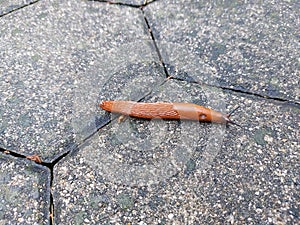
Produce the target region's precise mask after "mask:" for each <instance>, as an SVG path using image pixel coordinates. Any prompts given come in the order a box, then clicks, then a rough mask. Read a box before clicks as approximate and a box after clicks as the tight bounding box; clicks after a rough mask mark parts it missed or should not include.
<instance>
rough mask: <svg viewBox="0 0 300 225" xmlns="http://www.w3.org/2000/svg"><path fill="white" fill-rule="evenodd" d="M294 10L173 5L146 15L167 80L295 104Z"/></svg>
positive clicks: (287, 5) (160, 4)
mask: <svg viewBox="0 0 300 225" xmlns="http://www.w3.org/2000/svg"><path fill="white" fill-rule="evenodd" d="M179 6H180V7H179ZM299 10H300V7H299V2H298V1H280V2H279V1H263V2H256V3H254V2H247V3H244V2H238V1H225V2H220V1H196V2H195V1H185V0H174V1H156V2H154V3H153V4H150V5H149V6H148V7H146V8H145V15H146V17H147V19H148V22H149V24H150V26H151V29H152V32H153V34H154V37H155V38H156V41H157V44H158V46H159V48H160V51H161V54H162V56H163V60H164V62H165V63H166V65H167V67H168V69H169V73H170V75H172V76H176V77H179V78H181V79H187V77H186V75H188V76H192V77H193V79H194V80H196V81H199V82H203V83H207V84H210V85H215V86H221V87H227V88H233V89H235V90H241V91H244V92H251V93H256V94H259V95H262V96H269V97H275V98H282V99H285V100H289V101H295V102H298V103H299V94H300V89H299V58H300V54H299V29H298V27H300V24H299V21H300V20H299V19H297V18H298V15H299V13H300V11H299ZM183 71H185V73H183Z"/></svg>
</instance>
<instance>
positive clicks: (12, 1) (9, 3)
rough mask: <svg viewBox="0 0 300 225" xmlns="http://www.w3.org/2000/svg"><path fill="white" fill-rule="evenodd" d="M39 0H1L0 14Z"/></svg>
mask: <svg viewBox="0 0 300 225" xmlns="http://www.w3.org/2000/svg"><path fill="white" fill-rule="evenodd" d="M37 1H39V0H25V1H24V0H1V1H0V16H3V15H5V14H8V13H10V12H12V11H15V10H18V9H20V8H22V7H25V6H27V5H30V4H33V3H35V2H37Z"/></svg>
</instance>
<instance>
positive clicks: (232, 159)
mask: <svg viewBox="0 0 300 225" xmlns="http://www.w3.org/2000/svg"><path fill="white" fill-rule="evenodd" d="M179 93H180V94H182V96H180V95H179ZM181 98H182V99H181ZM183 99H188V100H189V101H191V102H193V101H194V102H197V101H198V103H201V102H202V103H203V104H205V105H207V106H210V107H215V108H216V109H219V110H221V111H227V110H230V109H225V106H226V105H229V106H231V107H233V106H235V105H241V107H242V109H241V110H240V111H238V112H236V114H235V115H234V116H233V120H234V121H236V122H238V123H240V124H241V125H242V126H243V127H244V128H245V129H244V128H239V127H233V126H232V127H229V128H226V127H225V126H222V125H221V126H220V125H212V124H199V123H197V122H190V121H181V123H178V122H176V121H164V120H151V121H147V120H139V119H133V118H129V119H127V120H126V121H125V122H123V123H117V122H116V121H115V122H113V123H111V124H110V125H108V126H106V127H104V128H103V129H101V130H100V131H99V133H98V134H97V135H95V136H93V137H92V138H91V139H90V140H89V141H88V142H87V143H86V144H85V145H83V146H81V148H80V149H78V150H77V151H76V152H73V154H72V155H69V156H68V157H66V158H65V159H64V160H63V161H62V162H61V163H59V164H57V165H56V166H55V170H54V178H55V179H54V186H53V188H54V189H53V191H54V192H53V193H54V195H53V196H54V205H55V210H56V211H55V219H56V223H57V224H64V223H66V221H68V223H70V224H78V223H80V224H128V223H130V224H210V223H214V224H224V223H232V224H245V223H248V224H278V223H285V224H296V222H297V220H298V218H299V203H298V202H299V201H298V200H299V196H298V193H299V158H300V157H299V141H298V137H299V129H298V127H299V125H300V124H299V123H300V120H299V116H298V115H299V109H298V108H294V107H286V106H284V105H282V104H279V103H278V102H275V101H269V100H262V99H258V98H251V97H250V98H249V97H248V96H243V95H240V94H237V95H233V94H228V93H223V92H222V91H220V89H215V88H204V87H201V86H199V85H195V84H193V85H191V84H189V83H186V82H184V81H174V80H169V81H168V82H167V83H165V84H163V85H160V86H159V88H157V89H156V90H154V91H153V92H152V95H150V96H149V98H148V99H145V100H147V101H160V100H165V101H171V100H173V101H176V100H183Z"/></svg>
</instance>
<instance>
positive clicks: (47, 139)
mask: <svg viewBox="0 0 300 225" xmlns="http://www.w3.org/2000/svg"><path fill="white" fill-rule="evenodd" d="M143 40H144V41H143ZM147 40H148V41H149V40H150V36H149V35H148V34H147V33H146V28H145V21H144V17H143V14H142V12H141V10H139V9H136V8H130V7H121V6H118V5H108V4H103V3H99V2H88V1H63V2H62V1H56V0H52V1H39V2H37V3H36V4H33V5H30V6H28V7H25V8H22V9H21V10H18V11H16V12H14V13H12V14H8V15H6V16H4V17H2V18H1V19H0V52H1V53H0V59H1V66H0V74H1V76H0V89H1V90H3V91H1V93H0V97H1V102H0V115H1V123H0V145H1V146H2V147H4V148H7V149H10V150H14V151H18V152H20V153H22V154H23V153H24V154H25V153H26V154H28V153H30V154H38V155H40V156H41V157H42V158H43V160H44V161H51V160H52V159H53V158H54V156H55V155H57V154H59V153H61V152H63V151H65V148H66V146H67V147H68V146H70V145H72V144H73V143H74V142H75V137H74V135H75V134H74V132H73V125H74V123H73V122H72V119H73V118H74V115H75V113H74V114H72V113H73V112H74V110H75V109H77V106H74V105H73V102H74V99H75V98H76V96H78V94H77V93H79V92H80V91H81V90H78V88H80V87H82V86H81V84H80V82H84V80H85V79H89V77H90V75H91V74H90V72H92V73H94V74H92V75H91V76H94V75H97V76H98V77H97V79H98V80H96V82H103V81H105V80H106V79H107V78H108V77H109V76H111V74H112V73H114V72H116V71H119V67H120V66H122V65H124V63H125V64H126V63H128V64H129V63H139V62H143V61H146V60H148V62H149V57H152V60H153V61H155V60H156V58H155V56H154V54H155V51H154V54H153V49H152V47H151V45H149V42H148V43H147ZM120 49H122V50H123V51H124V52H122V53H121V54H120V55H119V56H120V57H116V55H114V54H116V53H120ZM128 52H130V53H131V54H128ZM140 54H143V55H140ZM93 78H94V77H93ZM91 79H92V78H91ZM78 84H79V86H78ZM85 88H87V87H85ZM99 91H100V90H99ZM98 93H99V92H98ZM85 94H87V95H88V92H85ZM94 100H95V99H94ZM94 104H95V103H94ZM93 107H94V105H93ZM94 108H95V107H94ZM84 122H85V123H87V121H84Z"/></svg>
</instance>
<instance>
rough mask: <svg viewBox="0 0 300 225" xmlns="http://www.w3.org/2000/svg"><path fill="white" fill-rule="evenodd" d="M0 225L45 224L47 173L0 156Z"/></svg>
mask: <svg viewBox="0 0 300 225" xmlns="http://www.w3.org/2000/svg"><path fill="white" fill-rule="evenodd" d="M0 192H1V195H0V224H49V218H50V215H49V206H50V170H49V169H47V168H46V167H43V166H39V165H37V164H36V163H34V162H32V161H29V160H26V161H25V160H24V159H23V160H22V159H16V158H15V157H12V156H9V155H5V154H3V153H0Z"/></svg>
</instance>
